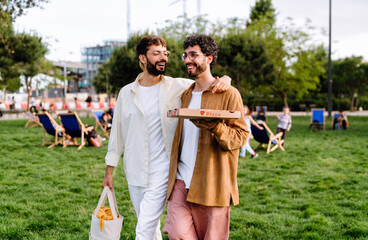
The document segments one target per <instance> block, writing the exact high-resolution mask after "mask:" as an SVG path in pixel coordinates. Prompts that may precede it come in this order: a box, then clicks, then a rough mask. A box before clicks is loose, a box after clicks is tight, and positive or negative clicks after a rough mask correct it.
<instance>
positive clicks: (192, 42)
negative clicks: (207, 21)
mask: <svg viewBox="0 0 368 240" xmlns="http://www.w3.org/2000/svg"><path fill="white" fill-rule="evenodd" d="M196 45H198V46H199V47H200V48H201V51H202V53H203V54H204V55H206V56H210V55H212V56H213V60H212V62H211V63H210V67H211V69H212V68H213V66H215V64H216V60H217V55H218V52H219V47H218V46H217V43H216V41H215V40H214V39H213V38H212V37H210V36H208V35H204V34H194V35H190V36H188V37H187V38H186V39H185V41H184V43H183V47H184V49H187V48H188V47H189V46H190V47H194V46H196Z"/></svg>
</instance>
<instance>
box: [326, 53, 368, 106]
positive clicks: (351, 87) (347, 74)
mask: <svg viewBox="0 0 368 240" xmlns="http://www.w3.org/2000/svg"><path fill="white" fill-rule="evenodd" d="M367 65H368V64H367V63H364V62H363V57H361V56H360V57H355V56H352V57H347V58H343V59H338V60H335V61H333V64H332V68H333V72H332V73H333V74H332V79H333V89H334V92H335V95H338V97H339V98H342V97H344V95H347V96H350V111H353V109H354V105H355V101H356V97H357V96H358V95H359V94H362V93H364V92H365V90H366V89H367V87H368V75H367V73H368V70H367V69H368V66H367Z"/></svg>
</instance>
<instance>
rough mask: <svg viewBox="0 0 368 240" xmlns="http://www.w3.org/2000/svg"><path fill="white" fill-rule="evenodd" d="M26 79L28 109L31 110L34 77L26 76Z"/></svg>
mask: <svg viewBox="0 0 368 240" xmlns="http://www.w3.org/2000/svg"><path fill="white" fill-rule="evenodd" d="M25 79H26V87H27V111H29V102H30V99H31V91H32V89H31V83H32V78H30V77H25Z"/></svg>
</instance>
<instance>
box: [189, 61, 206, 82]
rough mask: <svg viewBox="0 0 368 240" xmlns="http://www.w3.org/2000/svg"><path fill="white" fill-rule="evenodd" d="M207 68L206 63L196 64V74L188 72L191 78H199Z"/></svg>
mask: <svg viewBox="0 0 368 240" xmlns="http://www.w3.org/2000/svg"><path fill="white" fill-rule="evenodd" d="M206 69H207V66H206V63H204V62H203V63H201V64H196V70H195V72H193V71H192V72H188V75H189V77H194V78H195V77H197V76H198V75H199V74H201V73H203V72H204V71H206Z"/></svg>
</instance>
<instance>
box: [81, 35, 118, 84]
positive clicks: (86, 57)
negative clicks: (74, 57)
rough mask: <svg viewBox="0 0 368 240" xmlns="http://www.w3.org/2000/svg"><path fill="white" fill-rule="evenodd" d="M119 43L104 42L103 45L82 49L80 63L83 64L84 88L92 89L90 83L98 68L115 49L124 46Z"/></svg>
mask: <svg viewBox="0 0 368 240" xmlns="http://www.w3.org/2000/svg"><path fill="white" fill-rule="evenodd" d="M124 45H125V43H124V42H121V41H112V40H107V41H104V43H103V45H97V46H89V47H83V48H82V62H83V63H84V64H85V74H86V75H85V79H83V81H82V83H83V85H84V86H87V87H92V81H93V77H94V76H95V74H96V73H97V72H98V68H99V67H100V66H101V64H102V63H104V62H105V61H106V60H107V59H109V57H110V56H111V54H112V52H113V51H114V49H115V48H118V47H122V46H124Z"/></svg>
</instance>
